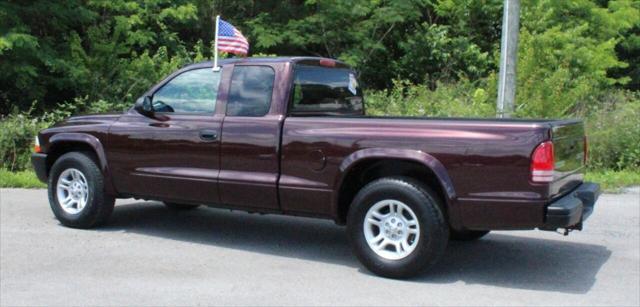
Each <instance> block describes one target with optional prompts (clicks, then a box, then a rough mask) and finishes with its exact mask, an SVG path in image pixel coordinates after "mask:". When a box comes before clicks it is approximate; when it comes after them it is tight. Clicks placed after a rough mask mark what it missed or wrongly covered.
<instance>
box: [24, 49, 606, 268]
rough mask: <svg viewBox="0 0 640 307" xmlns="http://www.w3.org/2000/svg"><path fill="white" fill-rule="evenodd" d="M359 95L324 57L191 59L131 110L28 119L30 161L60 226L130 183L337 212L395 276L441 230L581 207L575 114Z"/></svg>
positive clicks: (586, 190)
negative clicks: (398, 102)
mask: <svg viewBox="0 0 640 307" xmlns="http://www.w3.org/2000/svg"><path fill="white" fill-rule="evenodd" d="M364 106H365V104H364V97H363V94H362V89H361V87H360V84H359V83H358V79H357V74H356V72H354V71H353V70H352V69H351V68H349V67H348V66H347V65H345V64H344V63H342V62H340V61H336V60H333V59H327V58H313V57H276V58H245V59H227V60H223V61H222V62H221V65H220V67H217V68H215V69H214V68H213V67H212V64H211V63H210V62H206V63H199V64H193V65H189V66H186V67H184V68H182V69H180V70H178V71H176V72H175V73H173V74H171V75H170V76H168V77H167V78H166V79H164V80H162V81H161V82H160V83H158V84H157V85H155V86H153V87H152V88H151V89H150V90H149V91H148V92H146V93H144V94H143V95H142V96H141V97H140V98H139V99H138V100H137V101H136V102H135V105H133V106H132V107H131V109H129V110H128V111H125V112H123V113H119V114H102V115H85V116H75V117H71V118H69V119H67V120H65V121H63V122H61V123H58V124H56V125H55V126H53V127H51V128H49V129H45V130H43V131H41V132H40V133H39V134H38V136H37V137H36V140H35V146H34V147H35V153H34V154H33V155H32V163H33V165H34V168H35V171H36V173H37V175H38V177H39V179H40V180H42V181H43V182H47V183H48V194H49V203H50V206H51V209H52V210H53V214H54V215H55V216H56V218H57V219H58V220H59V221H60V223H62V224H63V225H65V226H69V227H76V228H90V227H94V226H97V225H99V224H102V223H104V222H106V221H107V220H108V217H109V215H110V214H111V212H112V210H113V207H114V201H115V199H116V198H130V197H133V198H140V199H151V200H158V201H161V202H163V203H164V204H166V206H167V207H169V208H170V209H172V210H185V209H192V208H195V207H197V206H199V205H206V206H213V207H221V208H230V209H239V210H245V211H249V212H257V213H278V214H288V215H297V216H310V217H317V218H327V219H332V220H334V221H335V222H336V223H338V224H340V225H346V231H347V234H348V236H349V239H350V242H351V245H352V247H353V251H354V253H355V255H356V257H357V258H358V259H359V260H360V261H361V262H362V264H363V265H364V266H365V267H366V268H368V269H369V270H371V271H372V272H374V273H376V274H378V275H381V276H386V277H393V278H404V277H409V276H412V275H415V274H418V273H420V272H422V271H424V270H426V269H428V268H429V267H431V266H433V265H434V264H435V263H436V261H437V260H438V258H439V257H441V255H442V254H443V252H444V250H445V248H446V246H447V243H448V241H449V239H455V240H473V239H478V238H480V237H482V236H483V235H486V234H487V233H488V232H489V231H490V230H498V229H500V230H509V229H513V230H516V229H519V230H522V229H541V230H553V231H556V230H560V231H564V232H565V234H566V233H567V232H568V231H570V230H576V229H577V230H580V229H582V227H583V222H584V221H585V219H586V218H587V217H588V216H589V215H590V214H591V212H592V211H593V207H594V203H595V202H596V199H597V198H598V196H599V193H600V189H599V186H598V185H597V184H595V183H588V182H583V177H584V171H585V163H586V158H587V154H586V153H587V142H586V138H585V133H584V126H583V123H582V122H581V121H578V120H520V119H461V118H399V117H372V116H367V115H365V107H364ZM265 231H266V230H265Z"/></svg>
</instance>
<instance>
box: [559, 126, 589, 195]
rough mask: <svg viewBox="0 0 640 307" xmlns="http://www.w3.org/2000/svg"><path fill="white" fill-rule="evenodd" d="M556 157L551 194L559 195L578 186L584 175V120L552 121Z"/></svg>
mask: <svg viewBox="0 0 640 307" xmlns="http://www.w3.org/2000/svg"><path fill="white" fill-rule="evenodd" d="M551 126H552V128H551V140H552V141H553V154H554V158H555V169H554V171H555V172H554V181H553V183H552V184H551V191H550V192H551V195H552V196H559V195H561V194H564V193H565V192H568V191H570V190H572V189H573V188H575V187H576V186H578V185H579V184H580V183H581V182H582V179H583V177H584V166H585V165H584V163H585V159H584V158H585V136H584V135H585V134H584V124H583V122H582V121H577V120H575V121H573V120H572V121H558V122H552V123H551Z"/></svg>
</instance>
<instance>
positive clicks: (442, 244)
mask: <svg viewBox="0 0 640 307" xmlns="http://www.w3.org/2000/svg"><path fill="white" fill-rule="evenodd" d="M347 230H348V232H349V238H350V241H351V244H352V247H353V249H354V253H355V254H356V256H357V257H358V259H359V260H360V262H362V264H363V265H364V266H365V267H366V268H367V269H369V270H370V271H372V272H373V273H375V274H377V275H380V276H384V277H390V278H407V277H411V276H414V275H417V274H419V273H421V272H423V271H425V270H427V269H428V268H429V267H431V266H433V265H434V264H435V263H436V262H437V261H438V260H439V258H440V257H441V256H442V254H443V253H444V250H445V248H446V246H447V242H448V239H449V226H448V224H447V222H446V221H445V219H444V215H443V214H442V211H441V209H440V206H439V200H438V198H437V197H436V194H435V193H434V192H433V191H431V189H429V188H428V187H426V186H423V185H421V184H420V183H419V182H416V181H415V180H413V179H410V178H382V179H378V180H376V181H373V182H371V183H369V184H368V185H366V186H365V187H364V188H362V190H360V192H358V194H357V195H356V197H355V198H354V201H353V203H352V205H351V208H350V210H349V215H348V217H347Z"/></svg>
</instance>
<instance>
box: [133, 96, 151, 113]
mask: <svg viewBox="0 0 640 307" xmlns="http://www.w3.org/2000/svg"><path fill="white" fill-rule="evenodd" d="M135 109H136V111H138V113H140V114H142V115H144V116H153V104H152V103H151V97H149V96H144V97H143V98H142V99H138V101H136V105H135Z"/></svg>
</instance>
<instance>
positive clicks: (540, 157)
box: [531, 141, 555, 182]
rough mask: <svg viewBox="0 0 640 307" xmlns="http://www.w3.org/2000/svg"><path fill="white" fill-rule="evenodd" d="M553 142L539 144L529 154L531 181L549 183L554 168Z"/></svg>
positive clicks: (551, 179)
mask: <svg viewBox="0 0 640 307" xmlns="http://www.w3.org/2000/svg"><path fill="white" fill-rule="evenodd" d="M554 160H555V158H554V156H553V142H551V141H547V142H543V143H540V145H538V147H536V149H535V150H534V151H533V154H531V181H533V182H551V181H553V172H554V168H555V161H554Z"/></svg>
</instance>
